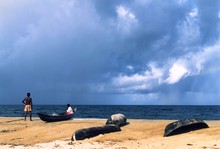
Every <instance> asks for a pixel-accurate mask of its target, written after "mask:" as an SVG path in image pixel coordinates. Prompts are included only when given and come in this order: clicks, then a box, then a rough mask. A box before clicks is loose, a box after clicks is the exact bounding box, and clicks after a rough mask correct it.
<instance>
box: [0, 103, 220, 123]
mask: <svg viewBox="0 0 220 149" xmlns="http://www.w3.org/2000/svg"><path fill="white" fill-rule="evenodd" d="M75 107H77V112H76V113H75V115H74V118H76V119H107V118H108V117H109V116H111V115H112V114H116V113H122V114H124V115H125V116H126V117H127V118H128V119H152V120H154V119H161V120H166V119H167V120H181V119H186V118H199V119H202V120H220V105H211V106H200V105H198V106H197V105H196V106H191V105H77V106H72V108H75ZM23 108H24V106H23V105H0V116H1V117H23V116H24V112H23ZM65 110H66V105H34V106H33V111H32V115H33V117H38V115H37V113H38V112H40V113H48V114H52V113H61V112H64V111H65Z"/></svg>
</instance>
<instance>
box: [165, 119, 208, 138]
mask: <svg viewBox="0 0 220 149" xmlns="http://www.w3.org/2000/svg"><path fill="white" fill-rule="evenodd" d="M208 127H209V126H208V125H207V124H206V123H205V122H204V121H203V120H200V119H198V118H189V119H185V120H179V121H175V122H173V123H170V124H169V125H167V126H166V128H165V130H164V136H165V137H168V136H172V135H176V134H182V133H186V132H189V131H193V130H198V129H202V128H208Z"/></svg>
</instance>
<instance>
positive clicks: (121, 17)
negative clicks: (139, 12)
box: [116, 5, 138, 32]
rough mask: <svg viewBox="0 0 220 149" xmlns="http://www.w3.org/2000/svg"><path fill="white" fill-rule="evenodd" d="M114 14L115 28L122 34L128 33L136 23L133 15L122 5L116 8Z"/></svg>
mask: <svg viewBox="0 0 220 149" xmlns="http://www.w3.org/2000/svg"><path fill="white" fill-rule="evenodd" d="M116 12H117V14H118V18H117V28H118V29H119V30H121V31H123V32H130V30H131V29H132V28H133V27H135V24H136V23H137V22H138V20H137V18H136V16H135V15H134V13H133V12H132V11H131V10H129V9H128V8H125V7H124V6H122V5H120V6H117V7H116Z"/></svg>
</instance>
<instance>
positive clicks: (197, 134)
mask: <svg viewBox="0 0 220 149" xmlns="http://www.w3.org/2000/svg"><path fill="white" fill-rule="evenodd" d="M127 121H128V122H129V124H128V125H126V126H123V127H121V131H119V132H114V133H108V134H104V135H98V136H96V137H93V138H89V139H85V140H81V141H71V137H72V135H73V133H74V132H75V131H76V130H79V129H82V128H89V127H94V126H103V125H105V122H106V119H75V118H74V119H72V120H68V121H61V122H53V123H46V122H43V121H41V120H40V119H39V118H37V117H34V118H33V121H29V119H27V121H24V119H23V117H0V124H1V128H0V148H15V149H19V148H33V149H34V148H123V149H128V148H141V149H142V148H143V149H144V148H150V149H153V148H171V149H175V148H184V149H185V148H205V147H206V148H212V149H220V135H219V134H220V120H204V121H205V122H206V123H207V124H208V125H209V128H206V129H201V130H196V131H191V132H188V133H185V134H180V135H175V136H171V137H163V134H164V129H165V127H166V126H167V125H168V124H169V123H171V122H174V121H175V120H143V119H128V120H127Z"/></svg>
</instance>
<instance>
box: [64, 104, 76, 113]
mask: <svg viewBox="0 0 220 149" xmlns="http://www.w3.org/2000/svg"><path fill="white" fill-rule="evenodd" d="M74 110H75V109H74ZM73 113H74V111H73V109H72V108H71V106H70V104H67V108H66V112H65V114H67V115H71V114H73Z"/></svg>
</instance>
